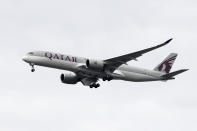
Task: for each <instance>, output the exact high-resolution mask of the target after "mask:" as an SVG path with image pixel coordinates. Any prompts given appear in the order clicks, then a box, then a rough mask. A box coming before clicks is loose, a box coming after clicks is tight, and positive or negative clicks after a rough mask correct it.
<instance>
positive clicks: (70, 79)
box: [60, 72, 79, 84]
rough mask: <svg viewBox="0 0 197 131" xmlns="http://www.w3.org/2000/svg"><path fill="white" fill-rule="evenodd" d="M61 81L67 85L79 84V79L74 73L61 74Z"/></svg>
mask: <svg viewBox="0 0 197 131" xmlns="http://www.w3.org/2000/svg"><path fill="white" fill-rule="evenodd" d="M60 79H61V81H62V83H66V84H76V83H77V82H79V77H78V76H77V75H76V74H75V73H73V72H70V73H65V74H61V76H60Z"/></svg>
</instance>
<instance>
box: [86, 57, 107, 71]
mask: <svg viewBox="0 0 197 131" xmlns="http://www.w3.org/2000/svg"><path fill="white" fill-rule="evenodd" d="M86 66H87V67H88V68H91V69H97V70H100V71H101V70H104V68H105V64H104V62H103V61H96V60H89V59H88V60H86Z"/></svg>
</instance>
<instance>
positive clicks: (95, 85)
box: [90, 83, 100, 88]
mask: <svg viewBox="0 0 197 131" xmlns="http://www.w3.org/2000/svg"><path fill="white" fill-rule="evenodd" d="M93 87H94V88H98V87H100V84H96V83H94V84H92V85H90V88H93Z"/></svg>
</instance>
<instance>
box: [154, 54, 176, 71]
mask: <svg viewBox="0 0 197 131" xmlns="http://www.w3.org/2000/svg"><path fill="white" fill-rule="evenodd" d="M176 57H177V54H176V53H170V54H169V55H168V56H167V57H166V58H165V59H164V60H163V61H162V62H161V63H160V64H159V65H158V66H156V67H155V68H154V70H155V71H160V72H163V73H169V72H170V69H171V68H172V65H173V63H174V61H175V60H176Z"/></svg>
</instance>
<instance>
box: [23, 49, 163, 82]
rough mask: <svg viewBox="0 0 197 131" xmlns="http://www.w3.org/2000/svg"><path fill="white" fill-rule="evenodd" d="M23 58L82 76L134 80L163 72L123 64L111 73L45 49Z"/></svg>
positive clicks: (144, 78) (80, 59)
mask: <svg viewBox="0 0 197 131" xmlns="http://www.w3.org/2000/svg"><path fill="white" fill-rule="evenodd" d="M23 60H24V61H26V62H27V63H30V64H34V65H39V66H45V67H51V68H56V69H61V70H67V71H71V72H75V73H78V74H80V75H83V76H90V77H91V76H92V77H94V76H96V77H98V78H103V77H104V76H106V75H111V76H112V77H113V78H114V79H119V80H126V81H135V82H142V81H157V80H161V78H160V76H162V75H163V74H164V73H162V72H158V71H154V70H147V69H142V68H137V67H133V66H128V65H125V64H123V65H122V66H120V67H119V68H117V69H116V70H115V71H114V72H113V73H110V72H104V71H97V70H94V69H90V68H87V67H86V60H87V59H86V58H82V57H75V56H71V55H64V54H59V53H52V52H45V51H36V52H30V53H28V54H27V55H26V56H24V58H23Z"/></svg>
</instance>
